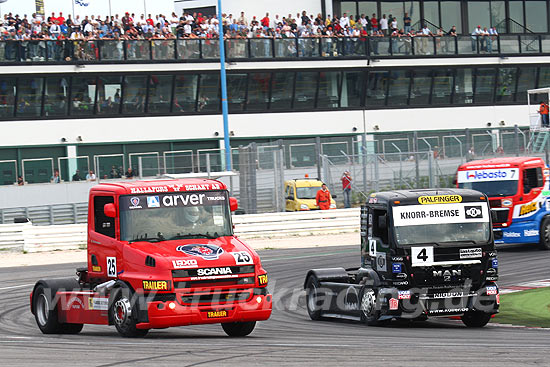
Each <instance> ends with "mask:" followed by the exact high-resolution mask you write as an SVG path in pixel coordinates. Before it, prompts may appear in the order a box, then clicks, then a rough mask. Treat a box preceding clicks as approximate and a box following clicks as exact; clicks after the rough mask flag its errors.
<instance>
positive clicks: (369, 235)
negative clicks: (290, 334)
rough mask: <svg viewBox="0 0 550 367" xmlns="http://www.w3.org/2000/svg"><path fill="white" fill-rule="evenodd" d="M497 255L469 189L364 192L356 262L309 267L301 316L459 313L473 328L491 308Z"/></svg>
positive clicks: (375, 320)
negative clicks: (304, 311) (304, 310)
mask: <svg viewBox="0 0 550 367" xmlns="http://www.w3.org/2000/svg"><path fill="white" fill-rule="evenodd" d="M497 279H498V260H497V255H496V251H495V247H494V243H493V233H492V230H491V214H490V209H489V206H488V203H487V198H486V196H485V195H484V194H482V193H480V192H478V191H474V190H460V189H437V190H435V189H433V190H432V189H429V190H399V191H388V192H380V193H374V194H371V195H370V197H369V198H368V202H367V203H366V204H365V205H363V206H362V207H361V266H360V267H359V268H353V269H344V268H329V269H312V270H310V271H309V272H308V274H307V276H306V280H305V283H304V287H305V289H306V304H307V310H308V313H309V316H310V317H311V318H312V319H313V320H318V319H321V318H324V317H331V316H336V317H342V316H349V317H355V318H356V317H357V316H359V318H360V320H361V321H363V322H365V323H367V324H369V325H376V324H380V323H384V322H387V321H389V320H391V319H393V318H402V319H409V320H425V319H426V318H427V317H429V316H444V315H445V316H449V315H451V316H453V315H454V316H461V319H462V321H463V322H464V324H466V325H467V326H470V327H481V326H484V325H485V324H487V322H489V320H490V318H491V315H493V314H495V313H497V312H498V307H499V294H498V287H497V285H496V283H495V282H496V280H497Z"/></svg>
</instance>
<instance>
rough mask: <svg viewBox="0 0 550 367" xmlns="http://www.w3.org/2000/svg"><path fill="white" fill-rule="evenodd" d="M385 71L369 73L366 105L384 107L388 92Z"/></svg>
mask: <svg viewBox="0 0 550 367" xmlns="http://www.w3.org/2000/svg"><path fill="white" fill-rule="evenodd" d="M388 75H389V72H387V71H370V72H369V76H368V80H367V93H366V105H367V106H384V105H385V104H386V93H387V90H388Z"/></svg>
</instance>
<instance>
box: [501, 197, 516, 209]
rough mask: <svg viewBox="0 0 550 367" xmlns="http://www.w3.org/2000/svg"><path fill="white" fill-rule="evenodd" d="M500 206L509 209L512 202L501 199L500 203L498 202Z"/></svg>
mask: <svg viewBox="0 0 550 367" xmlns="http://www.w3.org/2000/svg"><path fill="white" fill-rule="evenodd" d="M500 204H501V205H502V206H505V207H511V206H512V205H513V204H514V202H513V201H512V200H510V199H502V201H501V202H500Z"/></svg>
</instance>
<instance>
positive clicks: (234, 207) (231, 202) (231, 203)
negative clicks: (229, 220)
mask: <svg viewBox="0 0 550 367" xmlns="http://www.w3.org/2000/svg"><path fill="white" fill-rule="evenodd" d="M229 209H230V210H231V211H232V212H234V211H235V210H237V209H239V202H238V201H237V198H234V197H230V198H229Z"/></svg>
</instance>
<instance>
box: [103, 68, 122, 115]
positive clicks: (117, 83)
mask: <svg viewBox="0 0 550 367" xmlns="http://www.w3.org/2000/svg"><path fill="white" fill-rule="evenodd" d="M121 90H122V77H121V76H120V75H119V76H100V77H99V78H98V81H97V114H98V115H116V114H118V113H120V100H121Z"/></svg>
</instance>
